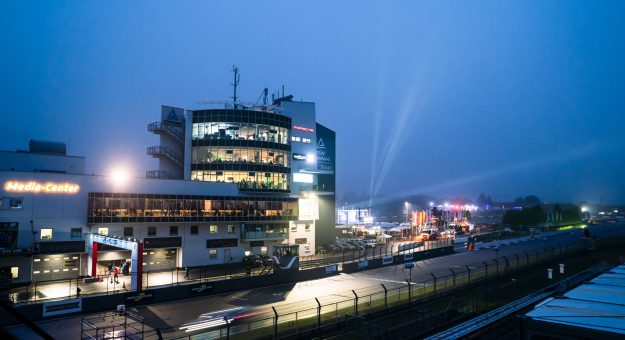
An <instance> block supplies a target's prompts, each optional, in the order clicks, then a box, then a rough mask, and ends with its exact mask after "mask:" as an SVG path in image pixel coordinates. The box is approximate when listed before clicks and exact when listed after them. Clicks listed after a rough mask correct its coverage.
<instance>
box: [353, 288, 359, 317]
mask: <svg viewBox="0 0 625 340" xmlns="http://www.w3.org/2000/svg"><path fill="white" fill-rule="evenodd" d="M352 293H354V297H355V299H354V314H356V316H358V294H356V291H355V290H353V289H352Z"/></svg>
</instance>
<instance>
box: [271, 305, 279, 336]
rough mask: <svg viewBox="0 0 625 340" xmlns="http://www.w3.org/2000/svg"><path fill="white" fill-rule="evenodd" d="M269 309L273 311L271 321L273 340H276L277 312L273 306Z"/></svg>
mask: <svg viewBox="0 0 625 340" xmlns="http://www.w3.org/2000/svg"><path fill="white" fill-rule="evenodd" d="M271 309H273V314H274V319H273V338H274V339H277V338H278V312H277V311H276V308H275V307H274V306H271Z"/></svg>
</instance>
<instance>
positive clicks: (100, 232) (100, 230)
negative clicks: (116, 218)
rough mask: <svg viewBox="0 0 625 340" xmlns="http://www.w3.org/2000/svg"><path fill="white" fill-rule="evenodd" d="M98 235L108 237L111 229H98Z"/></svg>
mask: <svg viewBox="0 0 625 340" xmlns="http://www.w3.org/2000/svg"><path fill="white" fill-rule="evenodd" d="M98 234H100V235H104V236H108V234H109V228H98Z"/></svg>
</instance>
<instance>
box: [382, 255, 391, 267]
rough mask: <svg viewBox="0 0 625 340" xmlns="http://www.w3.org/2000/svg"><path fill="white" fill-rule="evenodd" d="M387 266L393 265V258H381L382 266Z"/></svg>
mask: <svg viewBox="0 0 625 340" xmlns="http://www.w3.org/2000/svg"><path fill="white" fill-rule="evenodd" d="M389 264H393V257H392V256H384V257H383V258H382V265H383V266H387V265H389Z"/></svg>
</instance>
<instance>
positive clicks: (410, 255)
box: [404, 254, 412, 262]
mask: <svg viewBox="0 0 625 340" xmlns="http://www.w3.org/2000/svg"><path fill="white" fill-rule="evenodd" d="M408 261H412V254H404V262H408Z"/></svg>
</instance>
